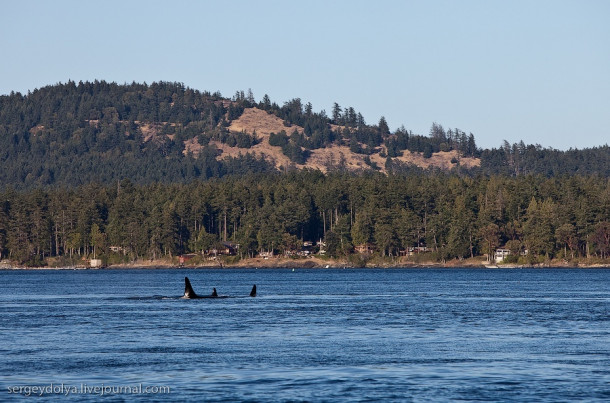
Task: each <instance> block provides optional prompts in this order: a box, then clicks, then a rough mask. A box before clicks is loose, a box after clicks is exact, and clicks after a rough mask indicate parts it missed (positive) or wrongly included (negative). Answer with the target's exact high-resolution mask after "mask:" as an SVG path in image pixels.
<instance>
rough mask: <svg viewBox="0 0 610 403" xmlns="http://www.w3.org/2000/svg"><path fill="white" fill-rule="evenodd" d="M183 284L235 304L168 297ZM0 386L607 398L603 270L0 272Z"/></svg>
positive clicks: (173, 393) (204, 393) (220, 397)
mask: <svg viewBox="0 0 610 403" xmlns="http://www.w3.org/2000/svg"><path fill="white" fill-rule="evenodd" d="M185 275H186V276H188V277H189V278H190V280H191V283H192V285H193V288H194V289H195V291H196V292H197V293H199V294H201V295H205V294H209V293H211V291H212V287H216V288H217V289H218V293H219V294H221V295H230V296H232V297H234V298H227V299H215V300H210V299H204V300H184V299H180V298H179V297H180V296H181V295H182V293H183V290H184V276H185ZM252 284H257V287H258V292H259V296H258V297H256V298H250V297H248V294H249V292H250V288H251V287H252ZM51 385H52V387H51ZM0 386H1V387H2V389H0V400H3V401H4V400H17V399H21V398H22V396H23V395H25V394H32V395H34V394H36V395H38V394H43V395H44V396H46V397H51V398H54V399H59V398H61V399H62V400H63V399H64V398H63V397H61V396H60V395H59V393H64V394H65V393H66V392H69V393H70V394H69V396H68V399H71V400H77V401H83V400H85V401H87V400H90V401H93V400H99V397H100V396H99V395H100V394H102V392H103V389H104V388H105V389H106V391H105V393H104V395H105V396H106V397H107V398H108V399H107V400H109V401H117V400H118V401H122V400H129V401H133V400H139V401H155V400H166V399H168V398H169V399H171V400H187V401H189V400H190V401H202V400H206V401H248V400H251V401H282V400H291V401H372V400H375V401H376V400H379V399H383V400H401V401H404V400H406V401H454V400H465V401H481V400H492V401H498V400H499V401H511V400H514V401H553V402H555V401H574V400H577V401H596V400H598V401H604V400H606V401H607V400H610V270H608V269H592V270H586V269H500V270H498V269H495V270H494V269H488V270H485V269H389V270H383V269H347V270H328V269H327V270H314V269H310V270H305V269H296V270H294V271H293V270H292V269H284V270H282V269H277V270H275V269H258V270H256V269H244V270H237V269H224V270H208V269H205V270H192V269H172V270H138V269H131V270H91V271H73V270H44V271H43V270H28V271H0ZM34 386H37V387H40V388H46V389H42V390H38V389H36V388H34ZM140 386H141V388H142V390H145V389H146V388H152V389H151V390H149V391H153V392H154V391H156V389H155V388H157V387H164V386H167V387H169V388H170V393H169V394H162V393H159V394H144V393H142V394H135V393H133V392H135V391H137V389H136V388H137V387H140ZM19 387H21V389H19ZM60 387H61V388H62V389H61V390H60V389H59V388H60ZM95 387H98V388H99V389H98V390H97V394H96V393H95V391H94V390H93V388H95ZM119 387H123V388H124V389H123V390H119V389H118V388H119ZM132 387H133V388H134V390H130V388H132ZM70 388H74V389H78V392H77V391H75V390H74V389H70ZM88 388H89V389H88ZM109 388H114V392H115V393H112V391H110V389H109ZM100 389H101V390H100ZM83 391H84V392H85V393H81V392H83ZM53 392H55V393H58V394H52V393H53ZM126 392H132V393H133V394H129V393H126Z"/></svg>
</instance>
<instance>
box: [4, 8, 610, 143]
mask: <svg viewBox="0 0 610 403" xmlns="http://www.w3.org/2000/svg"><path fill="white" fill-rule="evenodd" d="M608 21H610V1H606V0H578V1H563V0H553V1H544V0H536V1H520V0H516V1H513V0H511V1H493V0H481V1H470V0H460V1H457V0H455V1H439V0H429V1H423V0H422V1H407V0H404V1H383V0H381V1H376V2H373V1H358V0H351V1H339V0H337V1H306V2H305V1H299V2H297V1H293V2H288V1H285V0H284V1H265V0H259V1H236V0H233V1H231V2H223V1H217V0H216V1H171V2H169V1H167V2H160V1H150V0H146V1H135V0H121V1H97V2H94V1H82V0H78V1H64V0H53V1H31V0H14V1H9V0H0V55H1V59H2V63H0V77H1V79H0V94H8V93H10V92H11V91H13V90H14V91H20V92H23V93H26V92H27V91H28V90H32V89H35V88H39V87H42V86H45V85H49V84H55V83H57V82H66V81H68V80H69V79H71V80H74V81H77V82H78V81H79V80H83V81H85V80H94V79H99V80H102V79H103V80H107V81H116V82H118V83H123V82H132V81H136V82H144V81H145V82H147V83H151V82H153V81H159V80H164V81H179V82H183V83H184V84H185V85H187V86H189V87H192V88H196V89H199V90H209V91H217V90H218V91H220V92H221V93H222V94H223V95H225V96H232V95H233V94H234V93H235V91H236V90H247V89H248V88H251V89H252V91H253V92H254V95H255V98H256V99H257V100H260V98H262V96H263V95H264V94H265V93H266V94H268V95H269V96H270V97H271V99H272V100H273V101H275V102H277V103H279V104H280V105H281V104H283V102H285V101H288V100H290V99H292V98H295V97H299V98H301V99H302V100H303V101H304V102H311V103H312V104H313V107H314V109H315V110H321V109H325V110H326V111H330V110H331V107H332V105H333V102H337V103H339V105H341V106H342V107H347V106H353V107H354V108H355V109H356V110H357V111H359V112H361V113H362V114H363V115H364V117H365V119H366V120H367V122H369V123H376V122H377V121H378V120H379V118H380V116H382V115H384V116H385V117H386V119H387V121H388V123H389V125H390V127H391V129H395V128H397V127H399V126H400V125H404V126H405V127H406V128H407V129H410V130H412V131H413V132H415V133H419V134H428V132H429V129H430V126H431V124H432V122H438V123H440V124H442V125H443V126H444V127H445V128H450V127H451V128H455V127H458V128H460V129H461V130H464V131H466V132H472V133H474V135H475V137H476V139H477V143H478V145H479V146H483V147H498V146H500V145H501V144H502V141H503V140H508V141H509V142H511V143H512V142H517V141H519V140H521V139H523V140H524V141H525V142H526V143H528V144H530V143H531V144H537V143H538V144H541V145H543V146H545V147H553V148H558V149H568V148H570V147H574V148H583V147H592V146H596V145H603V144H607V143H610V23H609V22H608Z"/></svg>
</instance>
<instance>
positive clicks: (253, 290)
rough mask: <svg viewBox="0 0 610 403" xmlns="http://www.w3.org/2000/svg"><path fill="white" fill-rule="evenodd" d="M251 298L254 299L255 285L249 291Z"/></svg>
mask: <svg viewBox="0 0 610 403" xmlns="http://www.w3.org/2000/svg"><path fill="white" fill-rule="evenodd" d="M250 296H251V297H256V284H254V285H253V286H252V291H250Z"/></svg>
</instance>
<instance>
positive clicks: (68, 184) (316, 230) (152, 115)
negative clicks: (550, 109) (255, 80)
mask: <svg viewBox="0 0 610 403" xmlns="http://www.w3.org/2000/svg"><path fill="white" fill-rule="evenodd" d="M253 107H256V108H258V109H260V110H263V111H266V112H267V113H269V114H272V115H273V116H276V117H277V118H280V119H282V121H283V122H284V124H285V126H286V127H287V128H288V127H292V126H291V125H296V126H298V127H300V128H302V130H301V131H297V130H294V131H293V132H290V131H285V132H284V131H280V132H277V133H272V134H271V135H270V136H269V144H270V146H273V147H279V148H281V152H282V153H283V154H284V155H286V156H287V157H288V158H289V159H290V161H292V162H294V163H295V164H302V165H303V166H305V168H304V169H302V170H295V169H284V170H282V171H280V170H278V169H277V167H276V166H275V165H274V164H272V163H271V162H270V161H268V160H266V159H265V158H262V157H257V156H255V155H254V154H250V153H248V149H250V148H251V147H253V146H254V145H256V144H257V143H258V142H260V138H258V137H257V135H256V133H247V132H236V131H231V130H230V129H229V126H230V123H231V122H232V121H234V120H235V119H238V118H239V117H240V116H241V115H242V114H243V113H244V110H245V109H246V108H253ZM188 142H196V143H197V144H199V145H200V146H201V152H199V153H198V154H197V155H194V154H192V153H190V152H188V151H187V149H186V148H185V144H186V143H188ZM213 143H218V144H227V145H229V146H231V147H239V148H240V149H243V150H244V153H243V155H240V156H239V157H224V156H222V155H220V152H219V150H218V149H217V148H216V147H215V146H214V145H213ZM332 145H340V146H343V147H349V150H350V152H352V153H355V154H359V155H365V156H366V157H368V156H369V155H373V154H379V155H383V158H386V166H385V168H386V170H387V174H381V173H379V172H376V170H377V169H376V167H375V163H374V162H371V161H370V159H369V160H368V161H369V162H368V163H370V165H369V167H368V168H367V169H364V170H361V171H358V172H353V171H352V172H348V171H347V170H345V169H342V168H341V167H340V166H339V167H338V168H337V169H336V170H335V171H330V172H328V173H326V174H324V173H322V172H320V171H318V170H313V169H308V168H307V165H306V164H307V161H308V158H309V156H310V153H312V152H313V151H314V150H317V149H321V148H324V147H329V146H332ZM406 151H409V152H413V153H420V154H422V155H423V157H424V158H430V156H431V155H433V154H434V153H438V152H440V151H455V152H456V153H457V154H456V155H458V156H460V157H471V158H480V166H478V167H473V168H470V169H466V168H464V167H460V166H459V164H456V166H455V168H453V169H452V170H445V171H443V170H440V169H436V168H432V169H422V168H419V167H415V166H409V165H405V164H400V163H397V162H396V160H395V159H394V158H395V157H397V156H399V155H401V154H402V153H403V152H406ZM365 161H366V160H365ZM377 168H378V167H377ZM609 178H610V149H609V148H608V146H607V145H606V146H602V147H599V148H592V149H584V150H569V151H565V152H564V151H558V150H553V149H547V148H542V147H540V146H536V145H526V144H525V143H523V142H520V143H518V144H512V145H511V144H509V143H507V142H505V143H504V144H503V145H502V146H501V147H499V148H497V149H491V150H486V149H480V148H478V147H477V146H476V142H475V138H474V135H473V134H472V133H469V134H466V133H465V132H464V131H462V130H460V129H457V128H456V129H448V130H446V129H445V128H443V127H442V126H441V125H440V124H437V123H433V124H432V126H431V129H430V133H429V134H428V135H420V134H414V133H412V132H411V131H410V130H408V129H406V128H404V127H401V128H399V129H397V130H395V131H394V132H391V131H390V129H389V128H388V125H387V123H386V121H385V119H384V118H383V117H382V118H380V119H379V121H378V122H377V123H376V124H367V123H366V122H365V120H364V117H363V116H362V115H361V114H360V113H358V112H356V111H355V110H354V109H353V108H349V107H348V108H342V107H340V106H339V105H338V104H336V103H335V104H334V105H333V108H332V110H331V112H330V114H327V113H326V112H325V111H323V110H322V111H320V112H314V111H313V108H312V105H311V104H303V103H302V102H301V100H300V99H298V98H295V99H293V100H291V101H288V102H286V103H284V104H283V105H282V106H279V105H278V104H276V103H274V102H271V100H270V99H269V97H268V96H266V95H265V96H264V97H263V98H262V100H260V101H259V102H257V101H256V100H255V99H254V95H253V94H252V93H251V91H247V92H241V91H240V92H237V93H236V94H235V95H234V96H233V97H232V98H231V99H227V98H223V97H222V96H221V94H218V93H209V92H200V91H197V90H193V89H190V88H187V87H185V86H184V85H182V84H180V83H166V82H160V83H153V84H150V85H147V84H137V83H132V84H125V85H118V84H115V83H107V82H104V81H95V82H86V83H82V82H81V83H78V84H77V83H74V82H68V83H66V84H57V85H53V86H49V87H45V88H42V89H39V90H35V91H33V92H31V93H28V94H26V95H23V94H19V93H11V94H10V95H5V96H0V260H2V259H6V258H9V259H11V260H12V261H15V262H19V263H22V264H28V265H42V264H45V260H48V259H49V258H52V259H56V260H58V261H60V262H64V263H70V262H75V261H78V260H80V259H81V258H84V257H89V258H90V257H92V256H98V257H99V256H101V257H103V258H105V259H109V260H112V261H133V260H135V259H155V258H159V257H169V256H177V255H180V254H185V253H199V254H203V253H205V252H206V251H209V250H212V249H218V248H219V247H220V244H221V243H222V242H232V243H234V244H238V245H239V249H238V255H239V256H241V257H247V256H254V255H255V254H257V253H260V252H262V251H268V252H270V251H273V252H274V253H276V254H283V253H286V254H288V253H292V252H295V251H298V250H300V249H301V247H302V246H303V243H304V242H308V241H309V242H314V243H315V242H318V241H321V242H323V243H324V245H325V246H324V249H325V250H326V255H327V256H332V257H343V258H351V257H353V256H358V253H356V252H355V249H354V248H355V247H356V246H362V245H366V248H367V250H370V251H372V252H374V253H375V254H376V255H379V256H381V257H387V256H398V255H400V254H404V253H405V251H408V250H409V248H415V247H426V248H427V250H428V251H429V254H428V255H429V258H430V259H431V260H437V261H446V260H449V259H454V258H458V259H462V258H468V257H472V256H478V255H482V254H491V253H493V251H494V250H495V249H496V248H497V247H499V246H503V247H505V248H507V249H509V250H510V251H511V259H513V260H514V261H517V260H519V261H521V262H526V263H536V262H541V261H544V260H548V259H551V258H563V259H566V260H568V261H569V260H572V259H576V258H581V257H590V256H596V257H599V258H607V257H608V255H609V253H610V180H609ZM526 251H527V253H526Z"/></svg>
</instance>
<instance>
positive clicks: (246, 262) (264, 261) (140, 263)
mask: <svg viewBox="0 0 610 403" xmlns="http://www.w3.org/2000/svg"><path fill="white" fill-rule="evenodd" d="M250 267H251V268H261V269H264V268H289V269H290V268H294V269H297V268H300V269H325V268H459V267H468V268H495V269H515V268H610V261H608V262H605V261H602V262H600V261H596V262H585V261H574V262H569V261H565V260H552V261H549V262H545V263H540V264H533V265H528V264H502V263H500V264H495V263H489V262H487V261H486V260H485V258H483V257H478V258H472V259H464V260H458V259H454V260H450V261H447V262H444V263H440V262H434V261H426V260H421V259H418V260H411V259H408V258H404V257H401V258H394V259H392V258H385V259H383V258H377V259H371V260H369V261H366V262H357V263H355V262H350V261H348V260H342V259H331V258H319V257H310V258H306V259H292V258H285V257H274V258H261V257H256V258H246V259H241V260H237V261H235V262H230V261H226V260H223V259H217V260H208V261H203V262H201V261H199V262H193V263H189V262H186V263H184V264H180V263H178V261H177V259H176V258H173V259H172V258H167V259H156V260H147V259H138V260H135V261H132V262H129V263H116V264H108V265H105V266H103V267H95V268H93V267H88V266H86V265H84V264H82V265H75V266H66V267H51V266H43V267H27V266H21V265H15V264H13V263H11V262H8V261H2V262H0V269H11V270H36V269H40V270H49V269H51V270H60V269H73V270H100V269H137V268H139V269H183V268H186V269H220V268H222V269H232V268H250Z"/></svg>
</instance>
